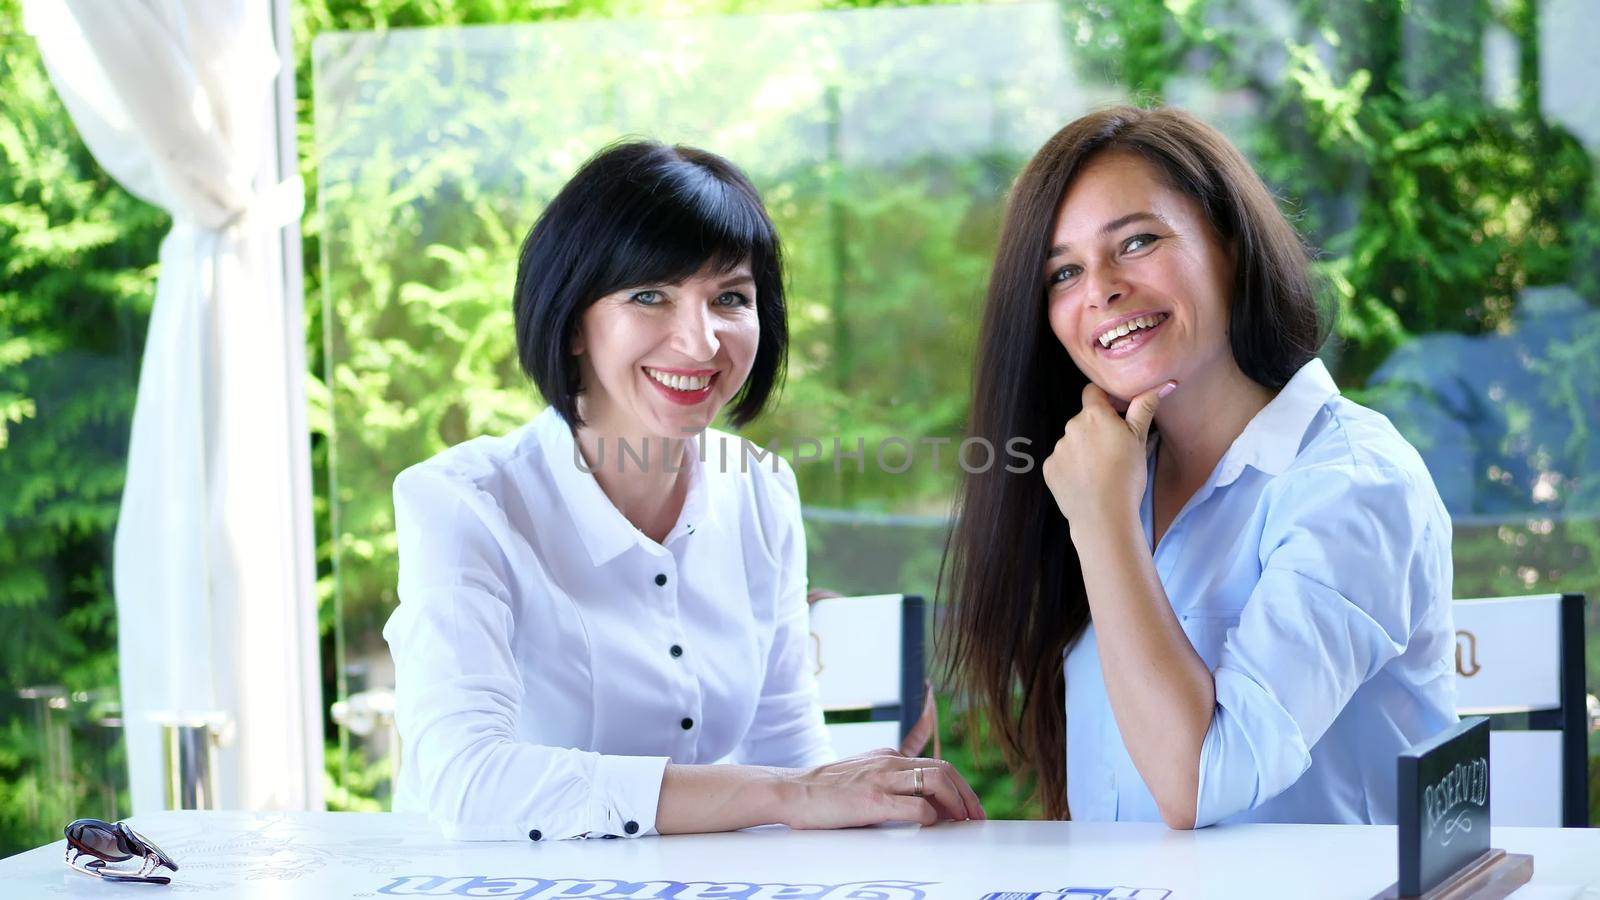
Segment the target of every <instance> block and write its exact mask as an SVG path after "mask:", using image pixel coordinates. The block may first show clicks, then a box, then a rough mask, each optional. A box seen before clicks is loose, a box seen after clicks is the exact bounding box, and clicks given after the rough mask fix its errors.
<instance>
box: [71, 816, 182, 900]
mask: <svg viewBox="0 0 1600 900" xmlns="http://www.w3.org/2000/svg"><path fill="white" fill-rule="evenodd" d="M63 831H64V833H65V834H66V836H67V865H69V866H71V867H72V868H74V869H77V870H78V871H79V872H82V873H84V874H85V875H93V876H94V877H96V878H103V879H105V880H106V881H131V882H136V883H141V884H171V883H172V879H171V878H168V877H167V876H165V875H153V874H151V873H152V872H154V871H155V870H157V869H159V868H162V867H163V866H165V867H166V868H168V869H171V870H172V871H174V872H176V871H178V864H177V863H175V862H173V861H172V857H170V856H168V855H167V854H165V853H163V852H162V851H161V848H160V847H157V846H156V845H155V844H152V843H150V841H149V840H147V839H146V838H145V837H144V836H143V835H141V834H139V832H137V831H134V830H133V829H132V828H129V827H128V826H127V825H125V824H123V823H121V822H116V823H112V822H102V821H100V820H99V819H78V820H77V821H75V822H72V823H71V824H69V825H68V826H67V827H66V828H65V829H63ZM85 857H89V859H87V860H85ZM134 857H141V858H142V859H143V860H144V864H143V865H141V866H140V867H139V871H138V872H137V873H133V872H126V871H122V872H119V871H117V870H116V869H107V868H106V867H105V866H106V863H115V862H123V861H124V860H129V859H133V858H134Z"/></svg>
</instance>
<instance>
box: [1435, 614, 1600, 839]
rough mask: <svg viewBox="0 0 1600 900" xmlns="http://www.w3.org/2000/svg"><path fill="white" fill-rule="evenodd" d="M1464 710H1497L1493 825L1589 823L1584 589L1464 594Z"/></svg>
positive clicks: (1460, 676)
mask: <svg viewBox="0 0 1600 900" xmlns="http://www.w3.org/2000/svg"><path fill="white" fill-rule="evenodd" d="M1454 613H1455V622H1456V709H1457V711H1458V712H1459V713H1460V714H1461V715H1464V716H1465V715H1483V716H1488V717H1489V723H1490V729H1491V731H1490V734H1489V756H1490V767H1489V778H1490V781H1489V794H1490V797H1491V798H1492V803H1491V807H1490V808H1491V824H1494V825H1537V826H1546V827H1561V826H1565V827H1586V826H1587V825H1588V824H1589V810H1588V801H1589V760H1588V747H1587V745H1588V730H1589V715H1588V708H1587V704H1586V698H1585V695H1584V690H1583V677H1584V646H1583V595H1582V594H1539V595H1533V596H1526V597H1496V598H1485V599H1477V600H1458V601H1457V602H1456V603H1455V605H1454Z"/></svg>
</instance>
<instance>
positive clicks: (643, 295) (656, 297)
mask: <svg viewBox="0 0 1600 900" xmlns="http://www.w3.org/2000/svg"><path fill="white" fill-rule="evenodd" d="M628 299H629V300H630V301H632V302H634V303H637V304H639V305H640V306H656V305H657V304H659V303H660V302H661V292H660V291H635V292H633V293H632V294H630V295H629V296H628Z"/></svg>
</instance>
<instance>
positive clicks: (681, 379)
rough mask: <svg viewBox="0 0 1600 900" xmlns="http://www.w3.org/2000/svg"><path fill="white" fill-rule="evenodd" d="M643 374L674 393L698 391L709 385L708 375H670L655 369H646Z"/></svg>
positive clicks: (709, 378) (709, 377)
mask: <svg viewBox="0 0 1600 900" xmlns="http://www.w3.org/2000/svg"><path fill="white" fill-rule="evenodd" d="M644 371H645V374H646V375H649V376H650V377H651V378H654V379H655V380H656V381H659V382H661V383H662V384H664V385H666V386H667V387H669V388H672V389H673V390H675V391H699V390H704V389H705V386H706V385H708V384H710V383H711V376H710V375H672V374H669V373H667V372H661V371H657V370H656V369H651V368H648V367H647V368H646V369H645V370H644Z"/></svg>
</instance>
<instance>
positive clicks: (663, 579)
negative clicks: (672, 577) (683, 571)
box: [656, 575, 667, 586]
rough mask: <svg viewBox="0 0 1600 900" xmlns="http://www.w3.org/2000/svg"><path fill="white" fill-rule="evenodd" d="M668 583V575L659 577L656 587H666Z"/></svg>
mask: <svg viewBox="0 0 1600 900" xmlns="http://www.w3.org/2000/svg"><path fill="white" fill-rule="evenodd" d="M666 583H667V576H666V575H657V576H656V585H657V586H660V585H665V584H666Z"/></svg>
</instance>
